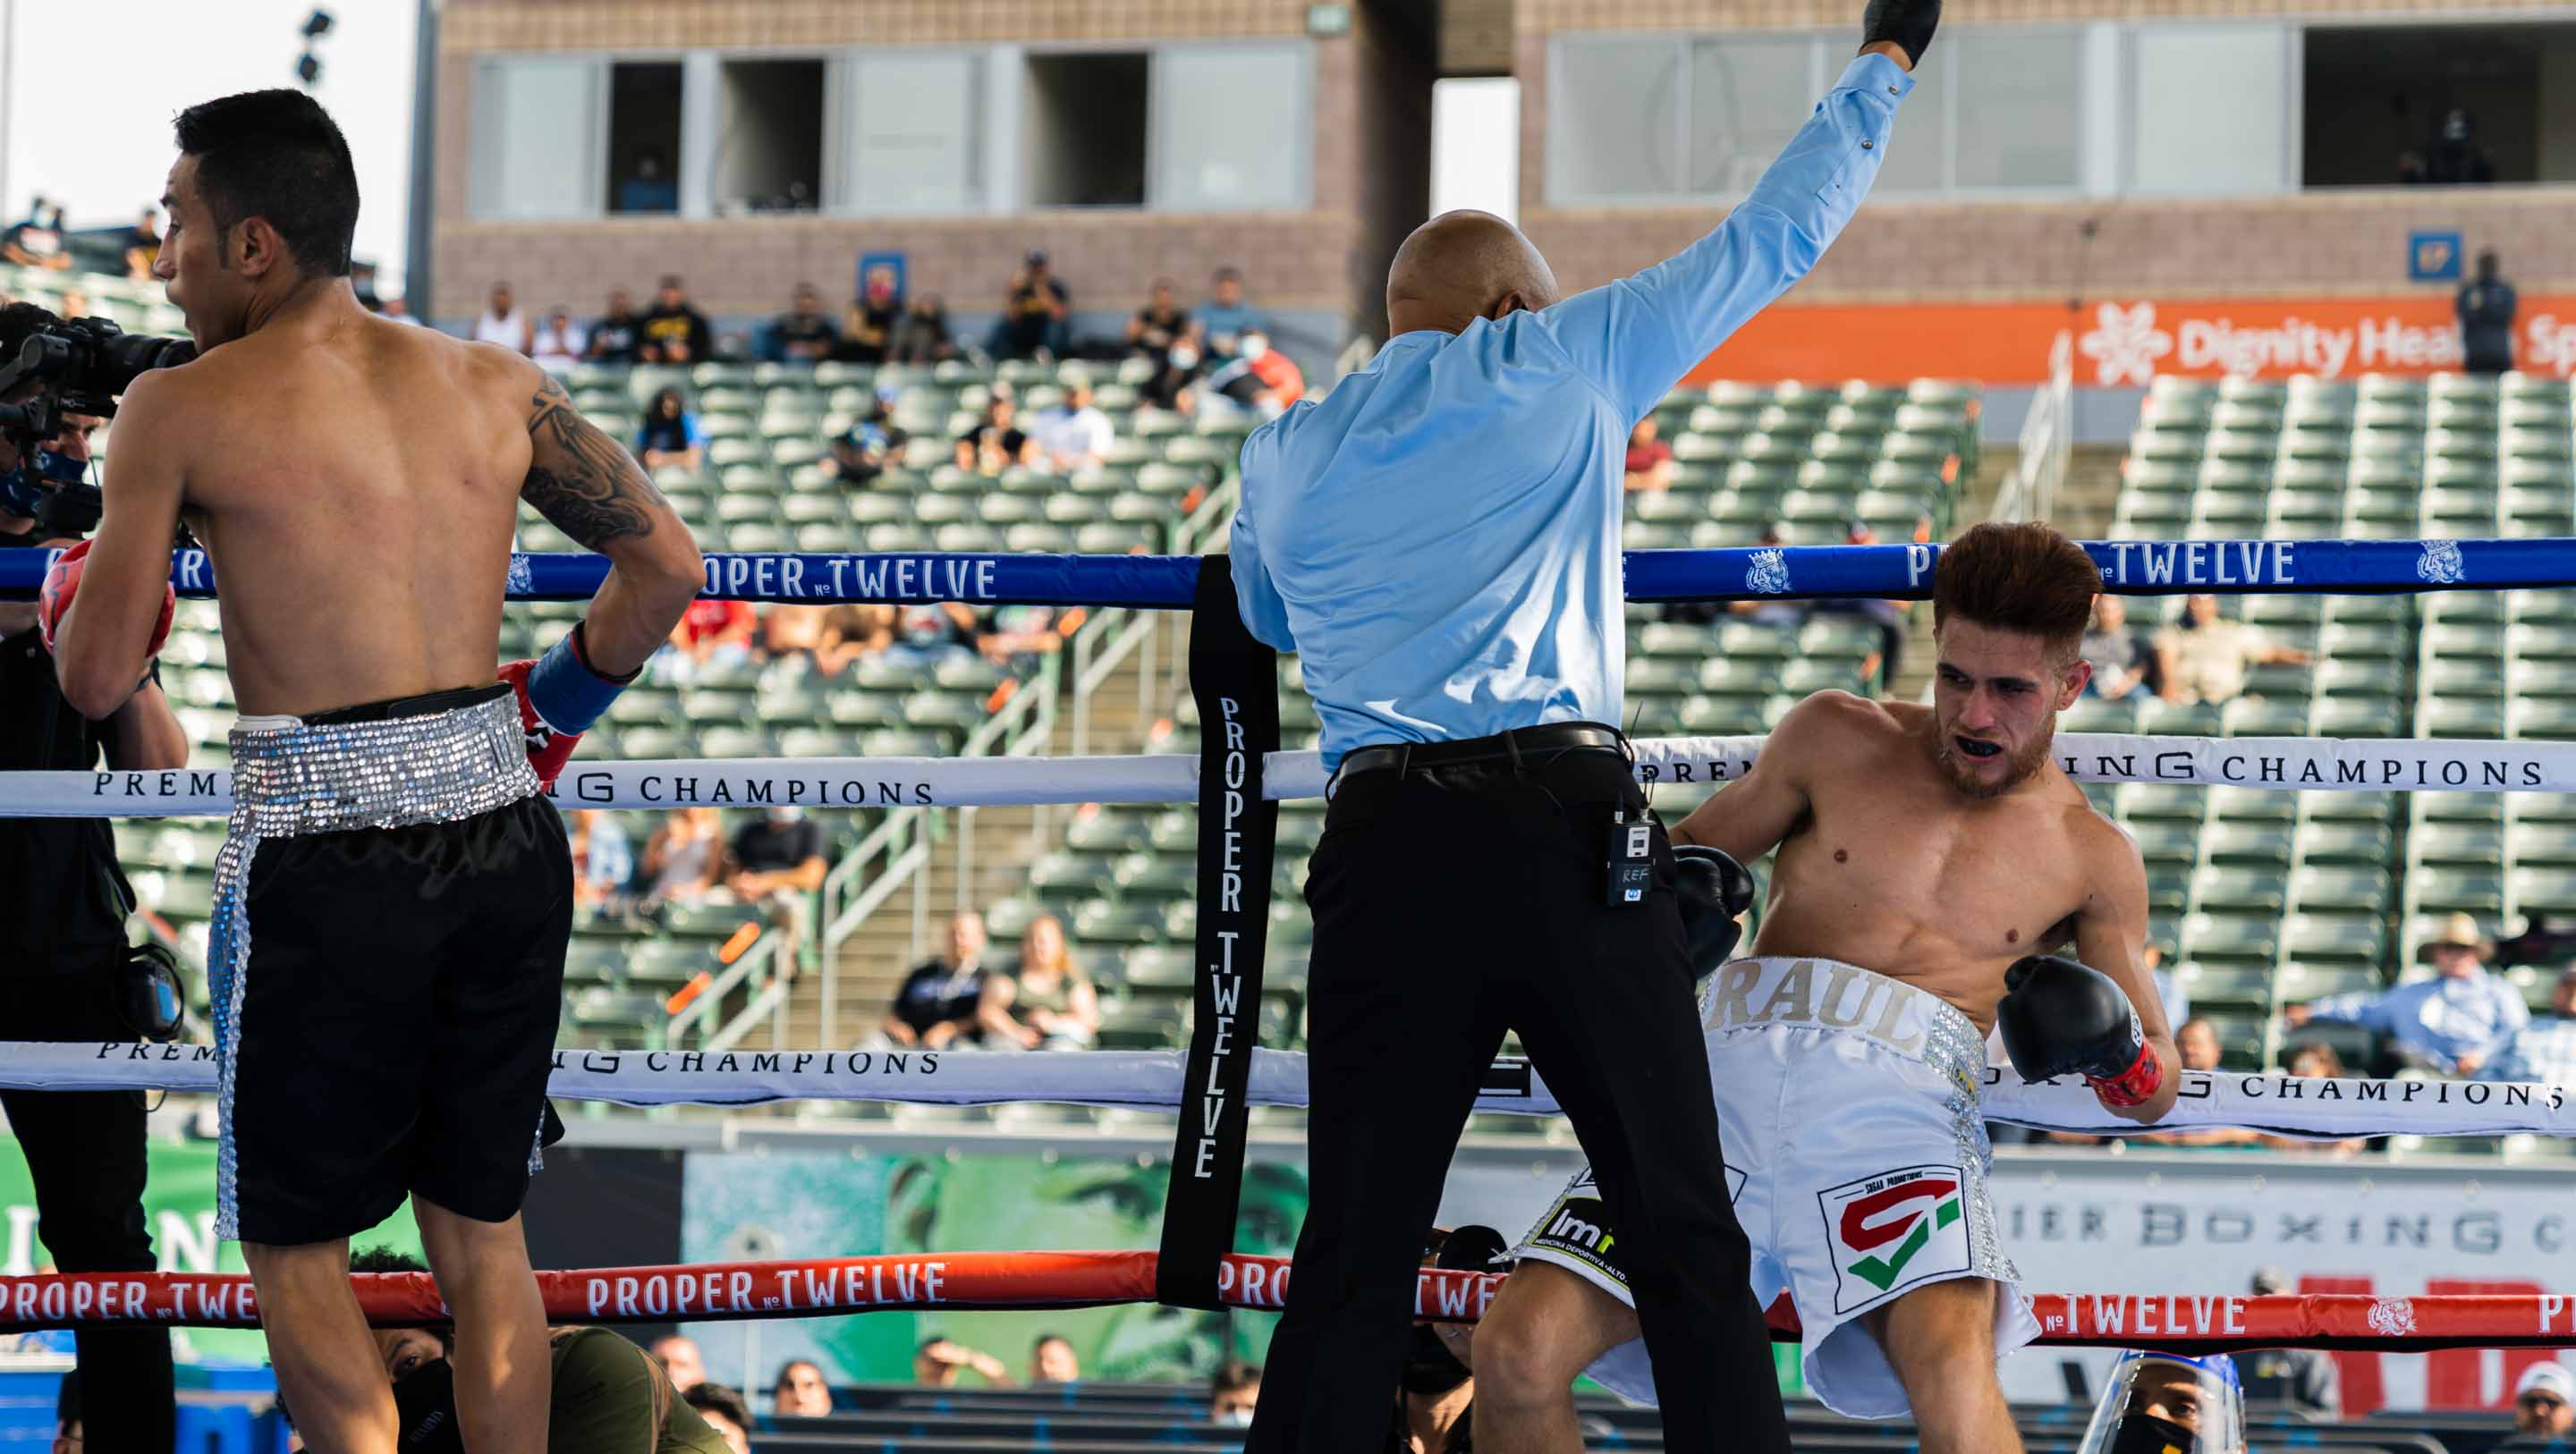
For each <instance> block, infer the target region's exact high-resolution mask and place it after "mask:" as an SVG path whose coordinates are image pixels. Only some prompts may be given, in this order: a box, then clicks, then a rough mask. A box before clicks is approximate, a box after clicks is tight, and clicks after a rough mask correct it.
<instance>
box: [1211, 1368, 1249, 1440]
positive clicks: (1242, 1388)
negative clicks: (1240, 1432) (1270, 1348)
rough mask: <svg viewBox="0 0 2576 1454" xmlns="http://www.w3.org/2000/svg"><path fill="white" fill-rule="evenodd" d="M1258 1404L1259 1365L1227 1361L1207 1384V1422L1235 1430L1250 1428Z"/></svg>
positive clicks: (1217, 1369)
mask: <svg viewBox="0 0 2576 1454" xmlns="http://www.w3.org/2000/svg"><path fill="white" fill-rule="evenodd" d="M1260 1401H1261V1365H1260V1364H1258V1363H1246V1362H1244V1361H1243V1360H1242V1359H1240V1358H1229V1359H1227V1360H1225V1361H1224V1362H1223V1363H1220V1364H1218V1365H1217V1368H1216V1374H1215V1376H1214V1377H1212V1378H1210V1379H1209V1380H1208V1422H1209V1423H1211V1424H1227V1425H1231V1426H1233V1427H1235V1428H1250V1427H1251V1426H1252V1409H1253V1406H1254V1405H1255V1404H1257V1403H1259V1402H1260Z"/></svg>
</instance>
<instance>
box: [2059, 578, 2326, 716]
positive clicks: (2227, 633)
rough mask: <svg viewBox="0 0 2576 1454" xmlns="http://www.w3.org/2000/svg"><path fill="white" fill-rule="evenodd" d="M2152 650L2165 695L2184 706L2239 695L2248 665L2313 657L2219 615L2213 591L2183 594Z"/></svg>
mask: <svg viewBox="0 0 2576 1454" xmlns="http://www.w3.org/2000/svg"><path fill="white" fill-rule="evenodd" d="M2102 599H2103V600H2105V601H2116V600H2118V597H2115V596H2105V597H2103V598H2102ZM2155 649H2156V656H2157V658H2158V660H2159V661H2160V662H2161V664H2162V666H2163V669H2164V699H2165V700H2166V701H2168V702H2179V703H2184V704H2189V703H2193V702H2228V701H2233V700H2235V699H2236V698H2237V697H2239V696H2242V695H2244V692H2245V668H2247V667H2249V666H2254V665H2258V664H2259V665H2266V666H2268V665H2274V664H2279V665H2285V666H2306V665H2308V664H2309V663H2310V662H2312V661H2313V660H2315V658H2313V657H2311V656H2309V655H2308V654H2307V653H2306V652H2304V651H2298V650H2294V649H2292V648H2290V647H2287V646H2272V645H2268V644H2266V643H2265V642H2264V640H2263V633H2262V632H2261V631H2260V630H2259V629H2257V628H2255V627H2253V626H2250V625H2248V624H2246V623H2245V622H2243V621H2235V620H2230V619H2229V618H2227V617H2224V616H2221V615H2220V614H2218V598H2217V597H2216V596H2212V595H2196V596H2185V597H2184V598H2183V602H2182V614H2181V615H2179V616H2177V617H2175V618H2174V624H2173V625H2171V626H2169V627H2167V628H2165V630H2164V631H2163V632H2161V633H2160V634H2158V636H2157V637H2156V648H2155Z"/></svg>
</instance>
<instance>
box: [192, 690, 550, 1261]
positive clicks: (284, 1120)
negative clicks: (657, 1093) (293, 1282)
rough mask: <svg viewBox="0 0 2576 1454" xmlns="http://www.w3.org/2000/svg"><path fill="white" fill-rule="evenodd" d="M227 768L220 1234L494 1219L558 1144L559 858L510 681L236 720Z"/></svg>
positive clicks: (218, 1011)
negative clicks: (549, 1098)
mask: <svg viewBox="0 0 2576 1454" xmlns="http://www.w3.org/2000/svg"><path fill="white" fill-rule="evenodd" d="M232 754H233V810H232V819H231V833H230V836H229V837H228V838H227V839H226V840H225V843H224V848H223V852H222V854H221V855H220V856H219V857H218V858H217V860H216V867H215V922H214V925H213V935H212V939H211V941H210V952H209V954H208V960H209V964H208V981H209V986H208V987H209V989H210V991H211V992H212V995H213V998H214V1015H215V1045H216V1055H217V1064H218V1071H217V1080H218V1086H219V1101H220V1111H221V1120H222V1128H223V1130H222V1136H223V1143H222V1149H221V1152H220V1154H219V1156H218V1158H217V1179H218V1186H217V1199H216V1213H215V1230H216V1235H217V1236H220V1237H225V1238H238V1239H240V1240H242V1241H245V1242H258V1243H263V1244H266V1245H271V1246H293V1245H298V1244H302V1243H308V1242H325V1241H330V1240H333V1239H335V1238H340V1237H347V1236H351V1235H354V1234H356V1233H359V1232H363V1231H365V1230H366V1229H368V1228H370V1227H373V1226H375V1225H376V1224H377V1223H379V1222H382V1221H383V1220H384V1219H385V1218H387V1217H389V1216H391V1215H392V1214H393V1213H394V1210H395V1209H396V1208H397V1207H399V1206H400V1205H401V1204H402V1201H403V1198H404V1197H405V1196H406V1195H418V1196H420V1197H422V1198H424V1199H426V1200H428V1201H430V1202H433V1203H436V1204H437V1205H439V1206H441V1207H444V1208H446V1209H447V1210H449V1211H452V1212H456V1213H459V1214H461V1215H464V1216H467V1217H472V1218H475V1219H477V1220H480V1221H487V1222H498V1221H506V1220H507V1219H508V1218H509V1217H511V1216H512V1215H513V1214H515V1213H516V1212H517V1211H518V1210H519V1204H520V1202H521V1201H522V1200H523V1199H524V1198H525V1196H526V1194H527V1187H528V1177H529V1175H530V1174H531V1173H532V1172H534V1171H535V1170H536V1169H537V1167H538V1165H539V1149H540V1145H541V1143H542V1141H544V1140H547V1139H552V1136H559V1135H560V1134H561V1123H560V1122H557V1121H555V1120H553V1113H552V1111H551V1109H550V1108H549V1107H548V1106H547V1104H546V1097H545V1092H546V1077H547V1074H548V1072H549V1069H550V1067H551V1063H552V1059H553V1051H554V1040H555V1029H556V1023H557V1020H558V1018H559V1017H560V1015H561V1012H562V1005H563V974H564V950H565V947H566V945H567V943H568V941H569V939H570V936H571V933H572V855H571V851H570V849H569V847H568V846H567V844H566V843H565V839H564V829H563V824H562V822H561V820H560V819H559V818H558V817H557V815H556V813H555V810H554V806H553V805H552V804H551V803H550V802H548V801H547V800H546V798H545V797H544V796H543V795H542V794H541V793H540V792H539V791H538V788H537V780H536V775H535V774H534V773H533V772H532V771H531V770H530V769H529V767H528V760H527V749H526V746H525V739H524V738H523V736H522V734H521V731H520V726H519V715H518V706H517V704H516V703H515V702H514V701H513V700H512V698H511V695H510V691H509V688H507V687H505V686H501V685H498V684H495V685H493V686H490V687H476V688H468V689H464V690H459V691H451V692H439V693H435V694H432V695H429V696H423V697H407V698H403V699H400V700H398V701H391V702H380V703H375V704H371V705H368V706H363V707H352V708H347V709H344V710H340V711H334V712H327V713H322V714H319V715H316V716H311V717H301V718H298V717H244V718H242V719H241V720H240V721H239V722H238V723H236V724H235V725H234V727H233V730H232ZM549 1131H550V1132H551V1133H552V1135H551V1136H550V1135H549V1134H548V1132H549Z"/></svg>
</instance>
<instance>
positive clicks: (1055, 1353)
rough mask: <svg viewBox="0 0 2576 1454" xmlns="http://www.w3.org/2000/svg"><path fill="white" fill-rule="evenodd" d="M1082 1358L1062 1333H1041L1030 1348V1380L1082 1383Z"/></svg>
mask: <svg viewBox="0 0 2576 1454" xmlns="http://www.w3.org/2000/svg"><path fill="white" fill-rule="evenodd" d="M1081 1381H1082V1360H1081V1359H1079V1358H1076V1357H1074V1356H1073V1345H1072V1344H1071V1343H1069V1342H1067V1341H1065V1337H1064V1335H1063V1334H1061V1333H1040V1334H1039V1335H1038V1340H1037V1342H1036V1343H1034V1344H1032V1345H1031V1346H1030V1348H1029V1382H1031V1383H1080V1382H1081Z"/></svg>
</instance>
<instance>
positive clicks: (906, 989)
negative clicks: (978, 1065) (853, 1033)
mask: <svg viewBox="0 0 2576 1454" xmlns="http://www.w3.org/2000/svg"><path fill="white" fill-rule="evenodd" d="M987 977H988V976H987V974H986V972H985V969H984V916H983V915H981V914H978V913H976V912H975V911H974V910H972V909H960V910H958V911H957V912H956V914H955V915H953V916H951V917H950V919H949V920H948V953H947V954H946V955H945V956H944V957H942V958H938V959H932V960H927V961H924V962H923V963H922V964H920V965H919V966H917V967H916V968H915V969H914V970H913V971H912V973H911V974H909V975H906V976H905V977H904V981H903V987H902V988H901V989H898V990H896V991H895V992H894V1007H893V1008H892V1009H890V1010H888V1011H887V1012H886V1018H885V1024H884V1025H883V1026H881V1027H880V1033H881V1034H882V1035H883V1036H884V1038H885V1040H886V1041H887V1042H889V1043H891V1044H894V1045H900V1046H907V1047H909V1046H915V1045H917V1046H920V1047H921V1048H922V1049H924V1050H944V1049H946V1048H947V1047H948V1046H949V1045H950V1044H951V1043H952V1042H954V1041H956V1040H958V1039H960V1038H966V1039H969V1040H971V1039H972V1038H973V1036H974V1034H975V1027H976V1014H977V1012H978V1011H979V1010H980V1009H981V1007H982V1005H983V1002H984V981H985V979H986V978H987Z"/></svg>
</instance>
